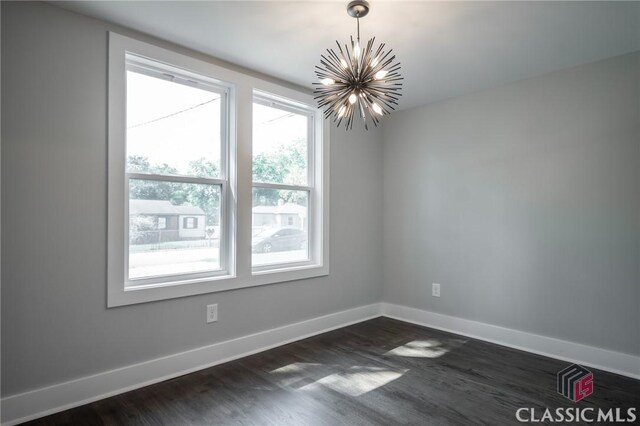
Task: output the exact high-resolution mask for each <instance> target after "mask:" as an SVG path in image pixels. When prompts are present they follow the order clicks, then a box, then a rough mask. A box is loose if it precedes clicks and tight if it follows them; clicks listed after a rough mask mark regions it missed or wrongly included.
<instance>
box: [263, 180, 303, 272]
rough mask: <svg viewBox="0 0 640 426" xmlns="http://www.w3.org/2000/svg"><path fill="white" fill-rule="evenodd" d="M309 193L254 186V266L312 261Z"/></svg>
mask: <svg viewBox="0 0 640 426" xmlns="http://www.w3.org/2000/svg"><path fill="white" fill-rule="evenodd" d="M308 206H309V193H308V192H307V191H289V190H281V189H265V188H253V232H252V240H251V250H252V253H253V255H252V263H253V266H260V265H268V264H274V263H289V262H300V261H305V260H309V238H308V230H309V207H308Z"/></svg>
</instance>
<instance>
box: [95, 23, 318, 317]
mask: <svg viewBox="0 0 640 426" xmlns="http://www.w3.org/2000/svg"><path fill="white" fill-rule="evenodd" d="M108 112H109V132H108V134H109V136H108V137H109V162H108V173H109V198H108V215H107V220H108V225H107V228H108V269H107V271H108V277H107V282H108V292H107V294H108V306H109V307H114V306H121V305H128V304H133V303H142V302H148V301H153V300H162V299H169V298H174V297H182V296H188V295H195V294H204V293H210V292H215V291H222V290H231V289H237V288H243V287H251V286H257V285H263V284H271V283H278V282H283V281H291V280H299V279H305V278H311V277H315V276H321V275H327V274H328V272H329V264H328V247H329V244H328V242H329V241H328V229H329V225H328V219H329V217H328V211H329V208H328V189H329V188H328V162H327V160H328V152H329V150H328V149H329V146H328V127H327V124H326V123H325V121H324V120H323V118H322V113H321V111H319V110H318V109H316V108H315V107H314V101H313V98H312V96H311V95H310V94H307V93H302V92H299V91H296V90H292V89H288V88H285V87H282V86H279V85H276V84H273V83H270V82H266V81H263V80H261V79H259V78H256V77H254V76H250V75H247V74H243V73H239V72H237V71H232V70H229V69H226V68H223V67H219V66H216V65H213V64H211V63H208V62H204V61H201V60H197V59H194V58H191V57H189V56H185V55H182V54H179V53H176V52H173V51H169V50H166V49H162V48H159V47H156V46H153V45H150V44H147V43H142V42H140V41H137V40H134V39H131V38H127V37H123V36H120V35H117V34H113V33H110V34H109V109H108ZM249 171H252V173H247V172H249Z"/></svg>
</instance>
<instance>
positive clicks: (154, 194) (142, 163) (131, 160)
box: [127, 155, 182, 200]
mask: <svg viewBox="0 0 640 426" xmlns="http://www.w3.org/2000/svg"><path fill="white" fill-rule="evenodd" d="M127 170H128V171H129V172H134V173H160V174H176V173H177V172H178V170H177V169H176V168H175V167H171V166H169V165H168V164H161V165H152V164H151V163H149V159H148V158H147V157H143V156H141V155H130V156H129V157H128V158H127ZM181 189H182V184H181V183H178V182H161V181H152V180H143V179H131V180H130V183H129V197H130V198H132V199H140V200H171V199H172V196H173V194H174V193H175V192H177V191H179V190H181Z"/></svg>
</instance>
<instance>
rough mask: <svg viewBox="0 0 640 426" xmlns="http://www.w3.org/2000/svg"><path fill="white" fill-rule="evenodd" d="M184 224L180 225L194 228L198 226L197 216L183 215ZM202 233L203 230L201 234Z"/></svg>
mask: <svg viewBox="0 0 640 426" xmlns="http://www.w3.org/2000/svg"><path fill="white" fill-rule="evenodd" d="M183 223H184V225H182V226H183V227H184V228H185V229H196V228H198V218H197V217H185V218H184V219H183ZM202 235H204V231H203V234H202Z"/></svg>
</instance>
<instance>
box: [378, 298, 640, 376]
mask: <svg viewBox="0 0 640 426" xmlns="http://www.w3.org/2000/svg"><path fill="white" fill-rule="evenodd" d="M382 315H383V316H385V317H389V318H394V319H397V320H400V321H405V322H410V323H413V324H417V325H422V326H425V327H430V328H435V329H438V330H442V331H448V332H450V333H455V334H460V335H462V336H467V337H472V338H474V339H479V340H484V341H486V342H491V343H496V344H498V345H502V346H507V347H510V348H514V349H519V350H522V351H526V352H531V353H534V354H538V355H543V356H547V357H550V358H556V359H560V360H563V361H567V362H571V363H576V364H580V365H584V366H586V367H593V368H597V369H600V370H604V371H609V372H611V373H616V374H620V375H623V376H627V377H631V378H634V379H640V357H638V356H633V355H629V354H625V353H621V352H615V351H610V350H607V349H601V348H596V347H593V346H587V345H583V344H580V343H573V342H567V341H565V340H560V339H556V338H553V337H546V336H541V335H538V334H532V333H527V332H524V331H518V330H513V329H510V328H505V327H500V326H496V325H491V324H486V323H482V322H478V321H472V320H467V319H462V318H457V317H452V316H448V315H443V314H438V313H435V312H429V311H424V310H421V309H416V308H409V307H407V306H401V305H394V304H392V303H382Z"/></svg>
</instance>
